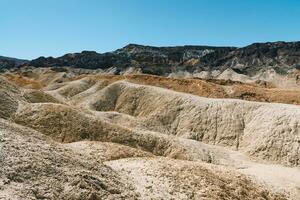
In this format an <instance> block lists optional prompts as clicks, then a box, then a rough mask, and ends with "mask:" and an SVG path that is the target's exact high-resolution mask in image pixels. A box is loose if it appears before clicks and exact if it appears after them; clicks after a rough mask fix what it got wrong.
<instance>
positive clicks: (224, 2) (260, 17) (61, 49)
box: [0, 0, 300, 59]
mask: <svg viewBox="0 0 300 200" xmlns="http://www.w3.org/2000/svg"><path fill="white" fill-rule="evenodd" d="M0 8H1V12H0V55H4V56H11V57H18V58H27V59H32V58H36V57H38V56H41V55H44V56H60V55H63V54H65V53H69V52H80V51H82V50H95V51H97V52H106V51H112V50H115V49H117V48H121V47H122V46H125V45H126V44H128V43H138V44H145V45H156V46H165V45H168V46H173V45H185V44H194V45H216V46H245V45H248V44H250V43H253V42H266V41H279V40H281V41H282V40H284V41H296V40H300V1H298V0H0Z"/></svg>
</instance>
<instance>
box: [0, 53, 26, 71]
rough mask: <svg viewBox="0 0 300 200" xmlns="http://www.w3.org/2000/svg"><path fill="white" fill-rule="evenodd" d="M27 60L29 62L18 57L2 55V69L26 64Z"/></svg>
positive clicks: (0, 61)
mask: <svg viewBox="0 0 300 200" xmlns="http://www.w3.org/2000/svg"><path fill="white" fill-rule="evenodd" d="M27 62H28V61H27V60H21V59H16V58H9V57H4V56H0V70H1V69H9V68H14V67H17V66H20V65H24V64H26V63H27Z"/></svg>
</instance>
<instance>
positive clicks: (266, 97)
mask: <svg viewBox="0 0 300 200" xmlns="http://www.w3.org/2000/svg"><path fill="white" fill-rule="evenodd" d="M5 77H6V78H7V79H8V80H9V81H11V82H13V83H15V84H16V85H18V86H21V87H25V88H34V89H37V88H43V87H44V90H53V89H58V88H61V87H63V86H66V85H67V84H66V82H68V81H72V80H79V79H83V80H84V81H85V82H87V83H88V84H91V83H92V82H98V81H100V80H102V81H107V84H109V83H112V82H115V81H119V80H127V81H130V82H133V83H137V84H145V85H152V86H158V87H163V88H167V89H172V90H174V91H178V92H185V93H190V94H194V95H198V96H203V97H212V98H234V99H244V100H249V101H261V102H277V103H287V104H297V105H300V90H296V89H282V88H270V87H269V85H270V84H268V83H267V82H262V83H261V84H247V83H242V82H237V81H230V80H227V81H224V80H223V81H222V80H200V79H175V78H166V77H159V76H151V75H120V76H115V75H88V74H84V75H76V74H74V73H71V72H63V73H62V72H59V73H58V72H54V71H51V70H41V69H39V70H36V71H34V70H33V71H30V72H27V71H25V72H22V73H21V72H16V73H8V74H5ZM86 85H87V84H86ZM81 87H82V86H81ZM73 88H76V87H75V86H73ZM67 89H68V88H64V89H61V91H60V93H61V94H63V93H64V91H65V92H66V91H67ZM71 90H72V88H71ZM73 90H74V89H73ZM75 90H76V89H75ZM75 92H76V91H75ZM67 93H68V92H67ZM69 93H70V94H64V95H65V96H70V95H71V94H72V93H74V92H71V91H70V92H69Z"/></svg>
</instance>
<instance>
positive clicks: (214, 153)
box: [0, 77, 300, 199]
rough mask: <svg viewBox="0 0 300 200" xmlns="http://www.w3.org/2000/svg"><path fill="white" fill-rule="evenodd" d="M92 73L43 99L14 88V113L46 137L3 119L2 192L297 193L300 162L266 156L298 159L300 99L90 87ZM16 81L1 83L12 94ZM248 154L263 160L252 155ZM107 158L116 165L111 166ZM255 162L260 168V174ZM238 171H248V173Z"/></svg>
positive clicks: (107, 195) (124, 195)
mask: <svg viewBox="0 0 300 200" xmlns="http://www.w3.org/2000/svg"><path fill="white" fill-rule="evenodd" d="M86 79H89V78H88V77H86V78H84V79H82V80H79V81H75V82H62V83H60V85H61V86H60V87H58V88H56V89H55V90H51V91H46V95H45V96H46V97H45V98H44V97H43V98H41V99H42V100H43V101H40V102H43V103H39V101H32V99H33V100H41V99H39V98H40V95H37V97H36V96H35V95H32V96H31V98H29V99H31V101H28V98H25V99H23V96H24V94H23V92H24V90H23V89H18V92H17V94H18V95H17V96H12V99H13V100H15V101H16V102H17V103H18V104H17V107H16V110H15V111H14V112H15V113H14V114H13V115H11V116H9V118H10V120H14V121H15V122H17V123H19V124H22V125H24V126H28V127H31V128H33V129H35V130H37V131H39V132H40V133H42V134H45V135H48V136H50V137H49V138H48V137H45V136H42V135H41V134H40V133H37V132H35V131H33V130H31V129H29V128H25V127H20V126H18V125H15V124H13V123H12V122H8V121H3V120H2V121H3V122H1V121H0V122H1V123H2V124H3V125H1V123H0V125H1V126H0V128H1V127H2V129H0V134H2V135H1V137H0V138H1V140H0V145H1V146H0V148H1V151H0V153H1V158H5V160H4V161H5V162H2V163H1V162H0V165H1V164H2V166H1V167H3V169H4V171H3V173H1V174H4V179H3V181H2V179H1V181H2V182H3V183H4V184H2V185H5V184H7V182H8V185H5V186H4V188H5V189H4V190H0V195H2V196H4V197H9V198H13V199H19V198H20V197H19V196H18V195H20V194H21V195H23V194H27V195H28V197H27V196H26V198H27V199H30V198H34V195H37V196H38V197H49V196H50V198H51V197H53V196H54V197H57V198H60V199H61V198H63V197H64V198H65V199H68V198H67V197H66V196H63V195H70V197H69V198H71V199H82V198H87V197H89V198H92V199H93V198H94V199H97V198H100V199H101V198H102V199H103V198H104V199H161V198H162V197H165V198H164V199H199V198H204V199H263V198H265V199H285V198H287V197H289V198H290V199H297V197H298V196H299V191H298V190H297V187H298V186H297V185H298V183H299V182H297V177H299V174H300V173H299V169H298V168H297V167H295V168H294V169H292V168H289V167H284V166H279V167H271V166H272V165H271V164H270V163H268V162H266V161H272V162H277V163H282V164H285V165H295V166H299V157H298V155H299V153H298V150H299V143H297V141H298V139H297V138H299V130H298V128H299V126H298V124H299V122H298V119H300V118H299V107H298V106H292V105H282V104H264V103H255V102H247V101H241V100H229V99H210V98H203V97H199V96H194V95H190V94H184V93H178V92H174V91H172V90H166V89H163V88H159V87H153V86H145V85H139V84H134V83H130V82H127V81H116V82H114V83H110V82H109V81H107V80H100V81H97V80H95V81H92V84H90V85H89V86H88V87H86V83H87V82H86V81H90V80H86ZM4 83H5V81H4ZM7 84H8V83H7ZM8 85H10V84H8ZM11 87H12V86H9V87H6V88H4V89H3V91H4V92H9V91H11ZM73 87H74V89H75V90H73V89H72V88H73ZM62 88H64V89H62ZM66 88H68V89H66ZM61 91H64V92H61ZM68 91H70V92H68ZM39 92H42V91H39ZM49 93H50V94H49ZM47 95H56V97H59V98H56V99H60V100H62V101H64V102H62V103H61V102H60V101H58V102H56V103H54V102H51V101H48V100H47V99H48V97H49V96H47ZM49 100H50V98H49ZM47 101H48V103H45V102H47ZM32 102H34V103H32ZM5 104H9V102H6V101H3V105H4V108H5ZM16 127H17V128H16ZM7 131H8V132H7ZM2 138H4V139H2ZM34 138H37V139H38V140H37V139H34ZM50 138H52V139H54V140H56V141H57V142H64V143H67V144H59V143H57V142H53V141H51V140H50ZM19 141H21V142H19ZM199 141H202V142H204V143H202V142H199ZM102 142H104V143H102ZM112 143H113V144H112ZM205 143H207V144H205ZM31 146H32V147H31ZM220 146H224V147H220ZM20 147H22V148H20ZM38 148H41V150H40V151H38V150H37V149H38ZM230 148H231V149H235V150H238V151H232V150H230ZM3 149H4V151H3ZM27 150H28V151H27ZM20 151H22V152H21V153H20ZM119 151H124V152H126V153H124V154H123V153H121V152H119ZM48 152H51V153H50V155H49V153H48ZM64 152H65V153H64ZM235 152H236V153H235ZM246 154H248V155H249V154H250V155H251V157H252V158H257V159H259V160H261V161H264V162H266V163H265V164H261V163H258V162H257V161H251V160H250V159H249V157H248V156H246ZM234 155H236V156H234ZM141 156H146V157H147V158H141ZM157 156H162V157H167V158H162V157H160V158H158V157H157ZM240 156H242V158H240ZM35 157H36V158H37V159H35ZM65 157H66V159H65ZM131 157H136V158H135V159H131ZM149 157H151V159H149ZM55 158H57V159H55ZM60 158H62V159H64V160H63V161H61V160H60ZM121 158H125V159H121ZM24 159H25V160H24ZM77 159H79V160H77ZM111 159H112V160H115V161H110V160H111ZM180 160H181V161H180ZM186 160H190V161H191V162H187V161H186ZM14 161H16V162H17V163H16V164H14ZM19 161H20V162H19ZM102 161H106V165H108V166H110V168H109V170H108V171H105V169H106V166H105V165H102V164H101V163H102ZM36 162H38V164H35V163H36ZM20 163H21V164H20ZM22 163H25V164H26V166H23V165H22ZM55 163H58V166H56V164H55ZM69 163H70V164H69ZM205 163H213V164H205ZM95 164H96V165H97V167H96V168H95V167H94V166H95ZM49 165H50V166H49ZM153 165H154V166H156V167H155V168H154V167H151V166H153ZM13 166H16V168H14V167H13ZM28 166H34V167H28ZM52 166H54V167H52ZM9 169H11V171H12V172H13V174H15V173H17V174H18V176H17V177H19V176H21V177H22V179H18V180H21V182H18V180H15V179H13V178H12V177H13V176H10V175H9V174H7V173H6V171H9ZM35 169H38V170H37V171H35ZM243 169H245V170H243ZM255 169H260V170H262V169H263V170H262V172H261V173H258V172H255V171H253V170H255ZM272 169H276V170H279V171H280V172H281V171H283V172H286V173H287V174H291V173H293V177H292V178H290V176H287V177H285V178H283V177H281V176H280V173H275V174H267V173H266V172H267V171H270V170H272ZM47 170H50V171H51V173H48V175H47V173H46V174H45V173H44V171H47ZM52 170H53V173H52ZM55 170H57V171H55ZM102 170H104V173H102ZM232 170H234V171H236V172H235V173H233V172H232ZM264 170H265V171H264ZM99 172H101V173H99ZM170 172H172V173H170ZM39 173H42V174H39ZM28 174H34V175H33V176H31V175H30V177H29V178H27V179H28V180H27V179H25V178H24V177H27V175H28ZM80 174H83V177H82V176H80ZM242 174H246V175H247V176H248V175H250V176H249V177H248V178H249V179H248V178H246V177H245V176H244V175H242ZM58 176H59V177H58ZM35 177H39V178H35ZM64 177H69V178H68V179H66V178H64ZM73 177H75V178H74V179H75V181H73ZM0 178H2V177H0ZM60 178H62V179H63V180H61V179H60ZM293 178H295V180H293ZM53 179H54V180H53ZM24 180H25V181H24ZM109 180H110V181H109ZM115 180H118V181H119V182H115ZM138 180H140V181H141V182H138ZM1 181H0V184H1ZM286 181H288V184H286ZM69 182H71V183H69ZM265 182H267V183H265ZM191 183H192V184H191ZM32 184H33V185H32ZM49 184H50V186H49ZM2 185H0V186H1V187H2ZM53 185H54V186H57V188H56V187H54V186H53ZM62 185H63V186H66V185H67V187H64V188H62V187H61V186H62ZM69 185H70V186H69ZM77 187H79V189H78V188H77ZM2 188H3V187H2ZM49 188H50V189H49ZM1 191H2V192H1ZM30 191H33V192H30ZM57 191H60V192H59V193H58V192H57ZM74 191H78V192H76V193H75V194H74ZM274 192H280V193H283V194H285V195H286V197H285V196H282V195H275V194H274ZM60 194H61V195H62V196H59V195H60ZM7 195H8V196H7ZM73 195H75V196H73ZM76 195H77V196H76Z"/></svg>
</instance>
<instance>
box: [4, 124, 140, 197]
mask: <svg viewBox="0 0 300 200" xmlns="http://www.w3.org/2000/svg"><path fill="white" fill-rule="evenodd" d="M0 136H1V143H0V145H1V146H0V147H1V153H0V154H1V162H0V174H1V176H0V187H1V190H0V198H1V199H78V200H79V199H136V198H137V196H138V195H137V193H135V192H134V191H132V190H131V188H132V187H133V186H131V185H130V183H124V182H122V179H121V178H120V177H119V174H118V173H117V172H115V171H114V170H112V169H111V168H109V167H107V166H105V165H103V164H102V163H99V162H97V161H93V160H90V159H89V157H86V156H82V155H81V154H77V153H74V152H73V151H71V150H70V149H67V148H64V147H63V146H61V145H59V144H57V143H55V142H52V141H50V140H49V139H47V138H45V137H43V136H42V135H41V134H39V133H37V132H35V131H33V130H30V129H28V128H25V127H21V126H17V125H14V124H11V123H9V122H7V121H3V120H0Z"/></svg>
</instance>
